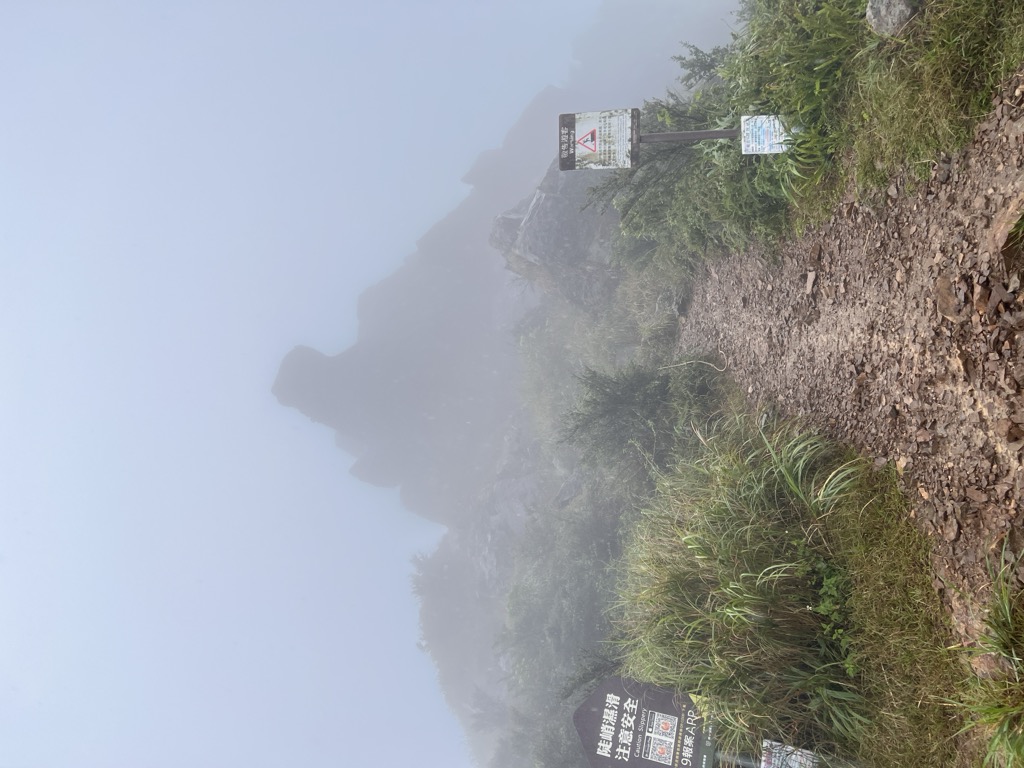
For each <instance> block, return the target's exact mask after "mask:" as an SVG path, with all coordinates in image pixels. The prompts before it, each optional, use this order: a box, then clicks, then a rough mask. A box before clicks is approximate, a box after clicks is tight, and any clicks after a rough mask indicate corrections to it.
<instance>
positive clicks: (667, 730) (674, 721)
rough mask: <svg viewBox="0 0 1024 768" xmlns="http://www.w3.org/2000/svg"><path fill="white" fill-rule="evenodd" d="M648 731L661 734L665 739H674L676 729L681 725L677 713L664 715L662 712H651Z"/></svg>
mask: <svg viewBox="0 0 1024 768" xmlns="http://www.w3.org/2000/svg"><path fill="white" fill-rule="evenodd" d="M647 722H648V723H649V725H648V726H647V732H648V733H649V734H651V735H652V736H660V737H662V738H663V739H674V738H675V737H676V729H677V728H678V727H679V718H678V717H676V716H675V715H663V714H661V712H653V711H652V712H651V717H650V720H648V721H647Z"/></svg>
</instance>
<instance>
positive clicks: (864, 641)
mask: <svg viewBox="0 0 1024 768" xmlns="http://www.w3.org/2000/svg"><path fill="white" fill-rule="evenodd" d="M926 552H927V547H926V545H925V544H924V543H923V542H922V541H921V540H920V537H919V536H918V535H917V534H916V532H915V531H914V530H913V528H912V527H911V526H910V524H909V521H908V520H907V517H906V510H905V508H904V507H903V502H902V496H901V495H900V494H899V492H898V490H896V487H895V481H894V479H893V478H891V477H886V476H880V475H877V474H876V473H874V472H873V471H872V469H871V467H870V466H869V465H868V464H866V463H865V462H863V461H862V460H860V459H857V458H854V457H851V456H850V455H849V454H847V453H846V452H844V451H842V450H840V449H839V448H838V447H836V446H835V445H833V444H831V443H829V442H827V441H825V440H822V439H819V438H817V437H814V436H809V435H807V434H804V433H801V432H800V431H798V430H796V429H794V428H793V427H792V426H791V425H787V424H783V423H775V422H768V423H766V424H765V425H764V426H763V427H760V428H759V427H758V426H757V425H756V424H755V422H754V420H753V419H752V418H751V417H748V416H743V417H739V418H736V419H733V420H731V421H729V422H728V423H726V424H724V425H721V426H720V427H719V428H718V429H716V430H715V433H714V434H713V435H710V436H706V437H704V440H703V450H702V451H701V452H699V453H698V454H697V455H696V456H694V457H691V458H689V459H684V460H682V461H680V462H679V463H678V465H676V466H675V467H673V468H672V469H671V471H668V472H666V473H663V474H662V476H661V477H660V480H659V483H658V490H657V493H656V495H655V497H654V498H653V500H652V501H651V503H650V504H649V505H648V507H647V509H646V510H645V511H644V512H643V514H642V516H641V520H640V522H639V523H638V525H637V528H636V532H635V534H634V536H633V538H632V540H631V541H630V542H629V543H628V545H627V547H626V550H625V555H624V558H623V571H622V576H621V581H620V596H619V608H618V610H619V614H618V615H619V618H618V628H619V630H620V631H621V633H622V637H623V639H622V649H623V653H624V658H625V662H624V672H625V674H627V675H630V676H633V677H637V678H639V679H643V680H648V681H651V682H655V683H658V684H661V685H666V686H670V687H675V688H677V689H680V690H686V691H690V692H693V693H696V694H698V695H702V696H704V697H706V699H705V700H706V701H707V703H708V704H707V706H708V709H709V712H708V715H709V716H710V717H711V718H712V719H713V720H714V722H715V723H716V727H717V729H718V734H719V735H718V738H719V739H720V743H721V744H722V745H723V748H724V749H726V751H734V750H735V751H755V752H756V751H757V749H758V747H759V744H760V740H761V739H762V738H773V739H782V740H783V741H785V742H787V743H789V744H792V745H794V746H800V747H807V748H811V749H814V750H815V751H817V752H818V753H819V754H822V755H824V756H830V757H833V758H843V759H850V758H852V759H855V760H857V761H859V762H862V763H863V764H865V765H872V766H906V765H954V764H955V763H956V760H955V758H954V756H953V741H952V738H953V736H954V735H955V734H956V732H957V729H958V727H959V726H960V724H961V721H960V720H959V719H958V717H957V713H956V711H955V710H951V709H950V708H948V707H945V706H944V705H943V703H942V699H940V696H942V697H944V696H946V695H947V694H948V692H949V690H950V686H953V689H954V690H957V689H958V686H960V684H961V683H960V681H961V680H962V679H963V675H962V671H961V670H960V668H959V665H958V661H957V660H956V659H955V658H954V657H953V656H952V655H951V653H950V652H948V651H946V650H944V649H945V648H946V646H948V644H949V643H948V637H947V635H946V634H945V628H944V623H943V619H942V617H941V610H940V606H939V605H938V602H937V598H936V597H935V595H934V593H933V591H932V589H931V585H930V581H929V578H928V575H927V574H928V567H927V557H926Z"/></svg>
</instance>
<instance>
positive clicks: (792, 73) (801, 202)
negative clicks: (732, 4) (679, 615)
mask: <svg viewBox="0 0 1024 768" xmlns="http://www.w3.org/2000/svg"><path fill="white" fill-rule="evenodd" d="M865 5H866V2H865V0H747V2H746V3H745V4H744V6H743V12H742V15H741V22H742V26H741V28H740V30H739V31H738V32H737V33H736V35H735V38H734V41H733V43H732V45H730V46H728V47H725V48H719V49H715V50H712V51H700V50H699V49H696V48H692V47H691V48H689V50H688V53H687V54H685V55H682V56H680V57H678V61H679V63H680V65H681V66H682V68H683V70H684V74H683V76H682V78H681V80H682V81H683V84H684V85H685V86H686V87H687V89H688V90H687V91H686V92H685V95H679V94H668V95H667V96H665V97H664V98H662V99H655V100H652V101H650V102H648V103H647V104H646V105H645V109H644V121H643V130H645V131H648V132H651V131H657V130H695V129H703V128H724V127H736V126H738V125H739V122H740V117H741V115H751V114H776V115H780V116H781V117H782V119H783V121H784V122H785V123H786V124H787V125H788V126H789V127H790V128H791V131H792V136H791V147H790V149H789V150H788V151H787V152H786V153H784V154H781V155H773V156H760V157H758V156H744V155H741V154H740V148H739V146H738V143H737V142H735V141H704V142H700V143H699V144H697V145H693V146H685V145H672V144H666V145H662V146H652V147H650V148H645V150H644V153H643V157H642V160H641V165H640V166H639V167H638V168H634V169H631V170H630V171H628V172H623V173H621V174H619V175H618V176H617V177H616V178H613V179H611V180H609V181H608V182H607V183H606V184H605V185H603V189H602V190H601V191H600V194H603V195H604V196H605V197H612V198H614V200H615V204H616V205H617V206H618V207H619V209H620V210H621V211H622V214H623V230H624V232H625V233H627V234H628V235H630V236H631V237H634V238H637V239H639V240H640V241H642V242H647V243H649V244H650V247H647V248H638V249H634V250H635V252H636V253H639V254H642V256H643V258H644V259H645V260H650V259H651V258H660V259H669V260H672V259H676V260H682V262H687V261H691V260H692V259H694V257H695V255H697V256H700V255H701V254H703V253H704V252H706V250H707V249H709V248H710V249H713V248H720V247H725V248H739V247H742V246H744V245H746V244H747V243H749V242H750V241H751V240H752V239H761V240H771V239H772V238H775V237H778V236H780V235H782V234H784V233H786V232H788V231H791V230H792V228H793V227H797V228H799V227H800V226H802V225H804V224H806V223H808V222H813V221H816V220H819V219H821V218H822V217H823V216H825V215H826V214H827V213H828V212H829V211H830V210H831V209H832V207H833V205H834V203H835V202H836V201H837V200H838V197H839V195H840V194H841V193H842V191H843V190H845V189H847V188H848V187H849V186H850V185H851V184H853V185H854V186H856V187H858V188H859V189H860V190H861V191H862V192H867V191H870V190H871V189H873V188H877V187H879V186H881V185H885V184H888V182H889V179H890V178H891V176H892V175H893V174H895V173H898V172H901V171H908V172H909V173H910V175H911V176H912V177H913V176H917V177H923V176H925V175H927V173H928V172H929V170H930V168H931V165H932V163H933V162H934V161H935V160H936V159H937V158H938V156H939V154H940V153H942V152H946V153H952V152H953V151H955V150H956V149H958V148H959V146H960V145H962V144H963V143H964V142H965V141H966V140H967V138H968V137H969V134H970V131H971V129H972V127H973V125H974V124H975V122H976V121H977V120H979V119H980V118H981V117H983V116H984V115H985V114H986V112H988V110H989V109H990V99H991V97H992V95H993V94H994V92H995V90H996V88H997V86H998V84H999V83H1000V82H1001V81H1002V80H1004V79H1005V78H1006V77H1008V76H1009V75H1011V74H1012V73H1013V72H1014V71H1016V69H1017V68H1018V67H1019V66H1020V65H1021V62H1022V61H1024V0H925V2H924V3H923V7H922V10H921V12H920V13H919V14H918V15H917V16H916V17H915V18H914V19H913V20H912V21H911V22H910V24H908V26H907V28H906V29H905V30H904V31H903V34H902V35H901V36H900V37H898V38H891V39H890V38H882V37H879V36H877V35H875V34H874V33H873V32H871V31H870V30H869V28H868V27H867V24H866V23H865V21H864V11H865Z"/></svg>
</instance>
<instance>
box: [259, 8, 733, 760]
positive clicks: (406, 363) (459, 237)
mask: <svg viewBox="0 0 1024 768" xmlns="http://www.w3.org/2000/svg"><path fill="white" fill-rule="evenodd" d="M729 12H730V7H723V6H716V7H715V8H714V9H710V8H707V7H698V8H694V9H690V10H687V9H686V8H684V7H681V4H680V3H678V2H661V1H660V0H655V1H654V2H647V1H641V2H627V1H625V0H609V1H608V2H606V3H605V4H604V5H602V6H601V9H600V11H599V13H598V17H597V20H596V21H595V22H594V23H593V24H591V25H589V26H587V27H585V28H584V27H581V30H580V35H579V37H578V38H577V40H576V41H574V42H572V46H573V47H572V50H573V52H574V56H575V59H576V64H575V66H574V68H573V71H572V74H571V76H570V78H569V80H568V84H567V85H566V86H565V87H554V86H551V87H548V88H545V89H544V90H542V91H541V92H540V93H538V94H537V95H536V96H535V97H534V99H533V100H532V101H531V102H530V103H529V104H528V105H527V106H526V108H525V110H524V111H523V113H522V115H521V117H520V118H519V119H518V120H517V121H516V122H515V124H513V125H511V126H495V132H494V133H495V138H497V137H500V136H504V139H503V141H502V143H501V145H500V147H496V148H492V149H488V150H486V151H484V152H482V153H481V154H480V155H479V157H478V158H477V160H476V161H475V162H474V163H473V165H472V167H471V168H470V169H468V171H467V172H466V173H465V175H464V177H463V180H464V181H465V182H466V183H467V184H469V185H471V191H470V192H469V194H468V195H467V196H466V198H465V199H464V200H463V202H462V203H461V204H460V205H459V206H458V207H457V208H455V209H454V210H453V211H452V212H451V213H450V214H448V215H447V216H446V217H445V218H443V219H442V220H441V221H439V222H438V223H437V224H435V225H434V226H433V227H432V228H431V229H430V230H429V231H428V232H427V233H426V234H425V235H424V236H423V237H422V238H421V239H420V240H419V241H418V243H417V247H416V251H415V252H414V253H413V254H411V255H410V256H409V257H408V258H407V259H406V260H405V261H404V263H403V264H402V266H401V267H400V268H399V269H398V270H397V271H396V272H395V273H394V274H392V275H391V276H389V277H388V278H386V279H384V280H382V281H381V282H379V283H378V284H376V285H374V286H372V287H371V288H369V289H368V290H366V291H365V292H364V293H363V295H362V296H361V297H360V301H359V313H358V316H359V334H358V339H357V341H356V342H355V343H354V344H353V345H352V346H351V347H349V348H348V349H346V350H344V351H343V352H341V353H340V354H337V355H326V354H323V353H322V352H319V351H317V350H314V349H311V348H309V347H307V346H301V345H300V346H298V347H296V348H295V349H293V350H292V351H291V352H290V353H289V354H288V355H287V356H286V357H285V359H284V360H283V361H282V364H281V367H280V371H279V373H278V376H277V379H276V381H275V383H274V385H273V392H274V394H275V396H276V397H277V398H278V400H279V401H280V402H281V404H282V405H285V406H289V407H294V408H297V409H299V410H300V411H301V412H302V413H304V414H305V415H307V416H308V417H309V418H311V419H313V420H315V421H317V422H319V423H321V424H323V425H324V426H326V427H328V428H330V429H332V430H334V432H335V435H336V441H337V444H338V446H339V447H340V448H341V449H342V451H343V452H344V453H345V454H347V456H349V457H351V461H352V464H351V469H350V471H351V472H352V474H354V475H355V476H356V477H358V478H359V479H361V480H363V481H365V482H368V483H372V484H375V485H379V486H384V487H397V488H399V489H400V490H401V498H402V501H403V504H405V505H406V506H407V507H408V508H409V509H411V510H412V511H414V512H415V513H417V514H419V515H422V516H423V517H426V518H428V519H430V520H434V521H437V522H440V523H443V524H444V525H446V526H447V527H448V532H447V534H446V536H445V538H444V539H443V541H442V543H441V545H440V546H439V547H438V550H437V551H436V552H435V553H433V554H432V555H430V556H429V557H424V558H422V559H421V560H420V561H419V562H418V563H417V580H416V583H415V585H414V586H415V588H416V590H417V592H418V594H419V596H420V599H421V629H422V640H423V647H424V648H425V649H426V650H427V651H428V652H429V653H430V654H431V656H432V657H433V659H434V661H435V663H436V664H437V667H438V674H439V679H440V682H441V685H442V689H443V691H444V693H445V696H446V700H447V701H448V703H449V705H450V706H451V708H452V710H453V711H454V712H455V713H456V715H457V716H458V717H459V718H460V719H461V721H462V722H463V725H464V727H465V729H466V732H467V740H468V742H469V743H470V746H471V747H472V750H473V753H474V755H475V757H476V759H477V762H478V763H479V764H481V765H484V764H491V765H494V766H500V765H513V764H515V758H514V756H509V755H506V754H503V753H502V752H501V750H500V749H499V745H500V744H501V738H502V732H501V727H502V726H501V723H503V722H505V721H506V720H507V719H508V717H509V712H510V711H511V710H510V709H509V708H510V707H511V706H512V703H511V702H510V700H509V692H508V690H507V689H506V680H507V670H506V669H504V668H503V662H502V660H501V658H500V654H498V653H496V651H495V641H496V638H498V637H499V635H500V634H501V632H502V630H503V627H504V624H505V621H506V615H505V600H506V596H507V590H508V587H507V583H508V578H509V574H510V572H511V570H512V569H513V567H514V566H513V563H512V559H513V554H512V548H513V542H514V541H515V540H516V537H517V535H518V534H519V532H520V531H521V530H522V528H523V526H524V521H525V520H526V519H527V517H528V515H529V514H531V509H532V508H533V507H534V505H535V502H536V498H535V496H536V493H537V478H536V469H535V467H533V466H532V465H531V461H533V460H534V458H533V457H534V456H535V454H536V451H535V450H534V445H533V437H532V436H531V431H530V427H529V425H528V424H527V423H526V420H525V419H524V418H523V416H522V398H521V392H520V367H521V365H522V362H521V360H520V358H519V354H518V350H517V348H516V344H515V340H514V337H513V334H512V329H513V327H514V326H515V325H516V323H517V322H520V321H521V319H522V318H523V316H524V314H525V312H526V311H527V310H528V309H529V308H530V307H531V306H532V305H534V304H535V303H536V302H537V301H538V295H539V294H540V293H542V292H545V291H548V292H554V293H558V294H559V296H560V300H565V301H569V302H573V301H582V302H594V301H597V300H599V299H600V295H599V294H600V292H601V291H602V290H604V289H605V287H606V285H607V281H606V277H607V275H606V273H605V270H606V267H607V263H608V257H609V249H610V243H611V239H612V237H613V235H614V232H615V230H616V228H617V219H616V217H615V214H614V212H610V213H608V214H605V215H603V216H602V215H599V213H600V212H599V211H597V210H595V209H588V210H587V211H586V212H585V213H581V212H580V208H581V207H582V205H583V203H584V202H585V200H586V192H587V188H588V187H589V186H590V185H591V184H593V183H594V182H595V181H596V178H597V177H595V176H594V175H593V172H591V175H588V174H587V173H586V172H579V173H570V174H565V173H561V172H559V171H558V170H557V163H556V164H555V166H554V167H552V161H553V160H554V159H555V157H556V148H557V116H558V114H559V113H560V112H572V111H584V110H596V109H612V108H619V107H633V106H640V105H641V103H642V102H643V100H644V99H645V98H649V97H656V96H660V95H662V94H663V93H664V91H665V90H666V89H667V88H669V87H671V86H672V85H673V84H674V81H675V78H677V77H678V75H679V68H678V65H677V64H675V63H674V62H673V61H672V60H671V57H672V56H673V55H677V54H679V53H680V52H681V42H682V41H686V42H693V43H696V44H698V45H701V46H703V47H708V46H711V45H714V44H718V43H722V42H725V40H726V39H727V37H728V28H727V26H726V25H725V23H724V21H723V19H725V18H726V15H727V14H728V13H729ZM538 23H543V19H539V20H538ZM566 44H567V45H568V44H569V41H567V43H566ZM524 55H527V54H525V53H524ZM469 65H471V63H470V62H467V66H469ZM599 175H600V174H598V176H599ZM483 723H489V724H490V725H488V726H487V727H484V725H482V724H483Z"/></svg>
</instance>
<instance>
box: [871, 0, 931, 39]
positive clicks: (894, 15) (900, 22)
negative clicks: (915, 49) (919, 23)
mask: <svg viewBox="0 0 1024 768" xmlns="http://www.w3.org/2000/svg"><path fill="white" fill-rule="evenodd" d="M919 7H920V3H919V2H918V0H868V10H867V16H866V18H867V21H868V26H869V27H871V29H872V30H873V31H874V32H875V34H876V35H881V36H883V37H896V36H897V35H899V34H900V33H901V32H902V31H903V28H904V27H905V26H906V25H907V23H908V22H909V21H910V20H911V19H912V18H913V17H914V16H915V14H917V11H918V9H919Z"/></svg>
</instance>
